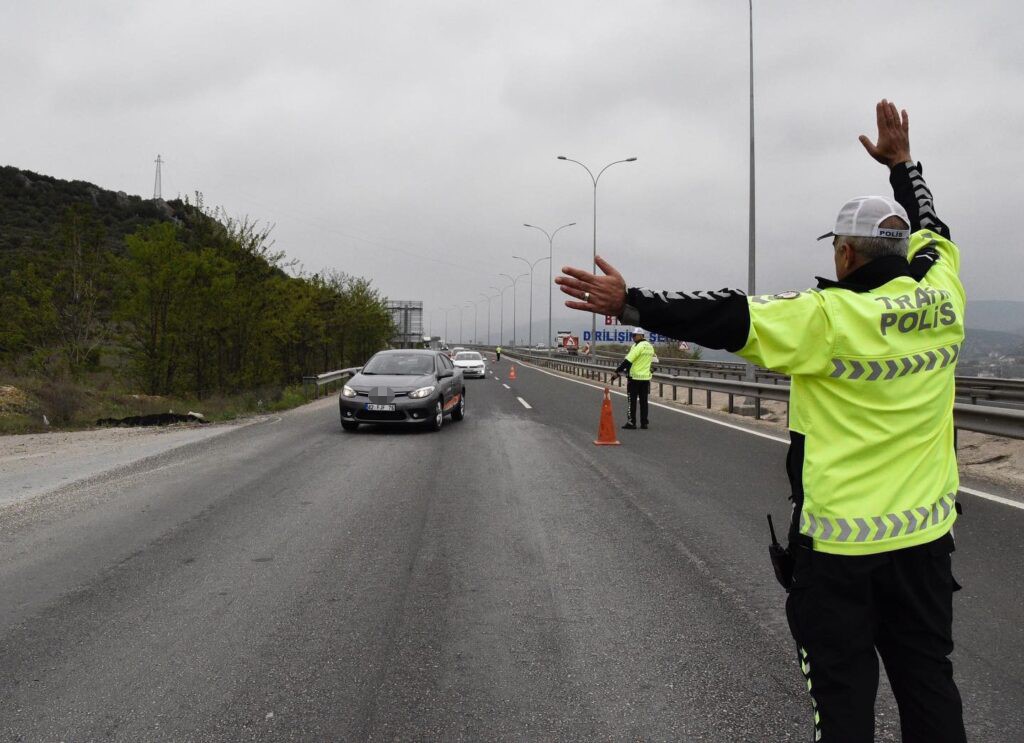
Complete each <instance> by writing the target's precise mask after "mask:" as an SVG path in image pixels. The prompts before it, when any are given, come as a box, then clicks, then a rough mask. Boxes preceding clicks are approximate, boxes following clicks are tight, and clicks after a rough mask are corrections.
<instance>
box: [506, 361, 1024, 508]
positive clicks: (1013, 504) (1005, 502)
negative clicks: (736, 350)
mask: <svg viewBox="0 0 1024 743" xmlns="http://www.w3.org/2000/svg"><path fill="white" fill-rule="evenodd" d="M520 363H521V364H522V365H523V366H524V367H526V368H527V369H532V370H533V371H536V372H540V373H541V374H547V375H548V376H549V377H554V378H555V379H561V380H562V381H563V382H575V383H576V384H582V385H583V386H585V387H593V388H594V389H596V390H603V389H604V388H605V385H603V384H593V383H591V382H584V381H583V380H582V379H570V378H568V377H563V376H562V375H561V374H555V373H554V372H549V371H548V370H547V369H541V368H540V367H537V366H532V365H530V364H526V363H524V362H520ZM507 386H508V385H506V387H507ZM611 393H612V394H613V395H618V396H619V397H625V396H626V393H625V392H619V391H617V390H611ZM649 404H650V405H651V407H655V408H661V409H662V410H671V411H672V412H673V413H679V414H680V415H688V416H690V417H691V418H700V419H701V420H702V421H707V422H708V423H714V424H715V425H718V426H725V427H726V428H732V429H735V430H737V431H742V432H743V433H749V434H750V435H752V436H760V437H761V438H762V439H769V440H771V441H778V442H779V443H780V444H788V443H789V439H784V438H782V437H781V436H772V435H771V434H768V433H761V432H760V431H752V430H751V429H749V428H744V427H743V426H737V425H736V424H735V423H727V422H725V421H720V420H716V419H714V418H708V417H707V416H706V415H699V414H698V413H692V412H690V411H689V410H680V409H679V408H673V407H670V406H668V405H662V404H661V403H657V402H654V401H653V400H652V401H651V402H650V403H649ZM960 492H961V493H967V494H968V495H974V496H977V497H978V498H984V499H985V500H990V501H992V502H994V503H1002V504H1003V505H1004V506H1010V507H1011V508H1019V509H1021V510H1024V503H1022V502H1021V501H1015V500H1012V499H1010V498H1004V497H1003V496H1001V495H993V494H992V493H986V492H985V491H983V490H975V489H974V488H968V487H964V486H963V485H961V486H960Z"/></svg>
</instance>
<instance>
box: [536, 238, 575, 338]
mask: <svg viewBox="0 0 1024 743" xmlns="http://www.w3.org/2000/svg"><path fill="white" fill-rule="evenodd" d="M574 224H576V223H575V222H569V224H563V225H562V226H561V227H559V228H558V229H557V230H555V231H554V232H552V233H551V234H550V235H549V234H548V231H547V230H545V229H544V228H543V227H537V226H536V225H533V224H526V223H525V222H524V223H523V227H530V228H532V229H535V230H540V231H541V232H543V233H544V237H546V238H547V239H548V339H547V341H546V342H545V345H546V346H547V347H548V356H550V355H551V347H552V346H554V345H555V341H554V336H553V335H552V334H551V291H552V289H553V288H554V285H555V282H554V278H553V277H552V275H551V273H552V270H553V268H554V264H555V259H554V253H555V246H554V242H555V235H557V234H558V231H559V230H564V229H565V228H566V227H572V226H573V225H574ZM531 283H532V279H531ZM530 291H533V290H532V289H531V290H530Z"/></svg>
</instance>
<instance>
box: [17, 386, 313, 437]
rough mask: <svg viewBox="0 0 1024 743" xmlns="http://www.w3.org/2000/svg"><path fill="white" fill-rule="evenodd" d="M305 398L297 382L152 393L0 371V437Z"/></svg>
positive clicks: (230, 411)
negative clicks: (220, 391)
mask: <svg viewBox="0 0 1024 743" xmlns="http://www.w3.org/2000/svg"><path fill="white" fill-rule="evenodd" d="M305 402H306V398H305V396H304V394H303V390H302V386H301V385H291V386H287V387H283V388H282V387H264V388H261V389H258V390H252V391H249V392H243V393H239V394H235V395H211V396H207V397H204V398H202V399H199V398H198V397H197V396H156V395H143V394H138V393H133V392H130V391H127V390H125V389H123V388H121V387H120V386H119V385H118V384H117V383H116V382H115V380H113V379H112V378H110V377H109V376H95V377H93V378H88V379H84V380H82V381H73V380H70V379H63V380H40V379H34V378H28V377H9V376H3V375H0V435H6V434H22V433H41V432H45V431H54V430H65V431H66V430H80V429H86V428H92V427H95V425H96V421H97V420H99V419H101V418H126V417H128V416H136V415H150V414H153V413H167V412H175V413H188V412H190V411H191V412H196V413H201V414H202V415H203V416H204V417H205V418H206V420H208V421H211V422H213V421H226V420H234V419H236V418H239V417H242V416H245V415H252V414H258V413H264V412H270V411H281V410H288V409H290V408H294V407H296V406H298V405H301V404H303V403H305Z"/></svg>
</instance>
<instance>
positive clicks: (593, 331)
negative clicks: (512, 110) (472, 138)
mask: <svg viewBox="0 0 1024 743" xmlns="http://www.w3.org/2000/svg"><path fill="white" fill-rule="evenodd" d="M751 2H753V0H751ZM558 159H559V160H565V161H566V162H570V163H576V164H577V165H579V166H580V167H581V168H583V169H584V170H585V171H587V175H589V176H590V180H591V182H592V183H593V184H594V250H593V258H592V266H593V268H592V271H593V272H594V273H595V274H596V273H597V182H598V181H599V180H601V176H602V175H603V174H604V171H606V170H608V168H610V167H611V166H613V165H618V164H619V163H632V162H636V158H635V157H627V158H626V159H625V160H616V161H614V162H610V163H608V164H607V165H605V166H604V167H603V168H601V170H600V171H599V172H598V174H597V175H596V176H595V175H594V174H593V172H591V170H590V168H588V167H587V166H586V165H584V164H583V163H581V162H580V161H579V160H573V159H572V158H571V157H566V156H565V155H559V156H558ZM590 346H591V353H594V352H596V351H597V315H595V314H593V313H591V315H590Z"/></svg>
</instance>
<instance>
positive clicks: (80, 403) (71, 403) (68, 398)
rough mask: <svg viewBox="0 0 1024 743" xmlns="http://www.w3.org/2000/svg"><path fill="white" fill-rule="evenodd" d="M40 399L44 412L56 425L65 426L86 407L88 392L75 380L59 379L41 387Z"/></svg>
mask: <svg viewBox="0 0 1024 743" xmlns="http://www.w3.org/2000/svg"><path fill="white" fill-rule="evenodd" d="M38 394H39V400H40V402H41V403H42V406H43V412H44V413H46V415H47V417H48V418H49V419H50V423H51V424H53V425H56V426H64V425H67V424H68V423H71V421H72V420H74V418H75V415H76V414H77V413H78V412H79V411H80V410H82V408H84V407H85V404H86V393H85V391H84V390H83V389H82V388H81V387H79V386H78V385H77V384H75V383H74V382H71V381H69V380H67V379H57V380H52V381H49V382H46V383H44V384H43V385H42V386H41V387H40V388H39V393H38Z"/></svg>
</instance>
